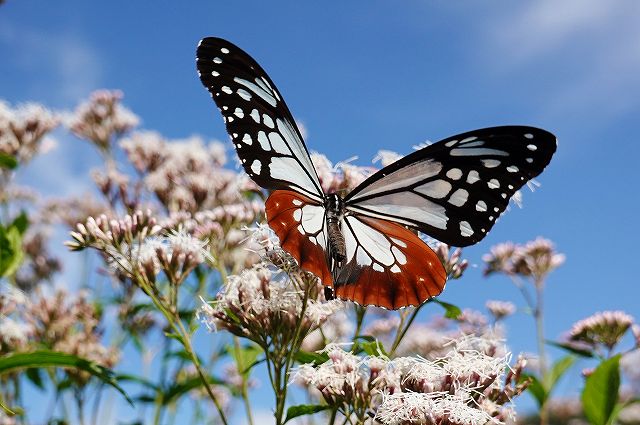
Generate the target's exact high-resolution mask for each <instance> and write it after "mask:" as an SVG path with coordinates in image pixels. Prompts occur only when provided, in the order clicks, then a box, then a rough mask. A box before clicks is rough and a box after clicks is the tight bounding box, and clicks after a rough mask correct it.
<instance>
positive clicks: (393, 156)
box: [373, 150, 402, 167]
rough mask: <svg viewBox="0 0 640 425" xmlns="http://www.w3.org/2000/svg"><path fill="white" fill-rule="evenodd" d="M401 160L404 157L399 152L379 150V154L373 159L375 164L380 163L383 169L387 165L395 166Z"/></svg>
mask: <svg viewBox="0 0 640 425" xmlns="http://www.w3.org/2000/svg"><path fill="white" fill-rule="evenodd" d="M400 158H402V155H400V154H399V153H397V152H393V151H388V150H379V151H378V154H377V155H376V156H375V157H374V158H373V162H374V163H375V162H378V161H380V165H382V166H383V167H386V166H387V165H391V164H393V163H394V162H396V161H397V160H399V159H400Z"/></svg>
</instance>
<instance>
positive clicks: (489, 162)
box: [482, 159, 500, 168]
mask: <svg viewBox="0 0 640 425" xmlns="http://www.w3.org/2000/svg"><path fill="white" fill-rule="evenodd" d="M482 165H484V166H485V167H487V168H496V167H497V166H498V165H500V161H498V160H497V159H483V160H482Z"/></svg>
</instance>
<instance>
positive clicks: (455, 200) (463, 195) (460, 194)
mask: <svg viewBox="0 0 640 425" xmlns="http://www.w3.org/2000/svg"><path fill="white" fill-rule="evenodd" d="M468 198H469V192H467V191H466V190H464V189H458V190H456V191H455V192H453V194H452V195H451V198H449V203H450V204H452V205H455V206H456V207H461V206H463V205H464V204H465V202H467V199H468Z"/></svg>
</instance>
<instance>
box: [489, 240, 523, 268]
mask: <svg viewBox="0 0 640 425" xmlns="http://www.w3.org/2000/svg"><path fill="white" fill-rule="evenodd" d="M516 249H517V247H516V245H514V244H513V243H511V242H504V243H500V244H497V245H494V246H492V247H491V251H490V252H489V254H485V255H484V256H483V257H482V260H483V261H484V262H485V263H487V264H486V268H485V270H484V274H485V275H489V274H491V273H496V272H501V273H506V274H511V273H513V265H512V262H511V261H512V257H513V255H514V253H515V252H516Z"/></svg>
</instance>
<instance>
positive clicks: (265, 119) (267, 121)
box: [262, 114, 274, 128]
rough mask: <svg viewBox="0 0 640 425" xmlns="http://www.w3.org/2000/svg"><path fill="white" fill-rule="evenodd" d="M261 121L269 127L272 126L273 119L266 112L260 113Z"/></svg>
mask: <svg viewBox="0 0 640 425" xmlns="http://www.w3.org/2000/svg"><path fill="white" fill-rule="evenodd" d="M262 121H263V122H264V125H266V126H267V127H269V128H273V127H274V125H273V120H272V119H271V117H270V116H269V115H267V114H262Z"/></svg>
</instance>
